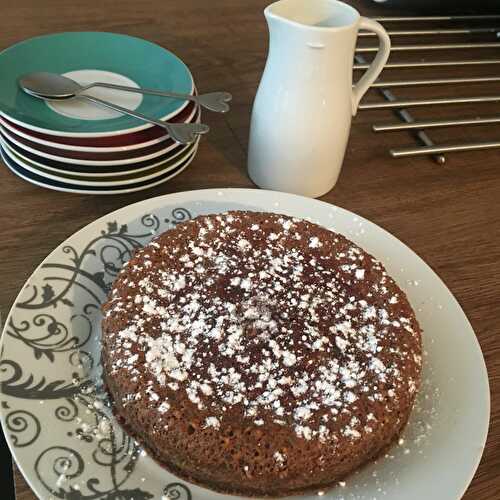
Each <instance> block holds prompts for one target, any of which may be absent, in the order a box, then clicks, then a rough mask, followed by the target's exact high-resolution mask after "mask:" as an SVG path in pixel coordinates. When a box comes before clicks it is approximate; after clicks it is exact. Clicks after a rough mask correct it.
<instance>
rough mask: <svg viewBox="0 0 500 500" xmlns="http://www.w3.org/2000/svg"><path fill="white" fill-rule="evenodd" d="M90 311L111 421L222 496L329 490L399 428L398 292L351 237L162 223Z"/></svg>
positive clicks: (411, 346) (409, 347) (410, 339)
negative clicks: (166, 227)
mask: <svg viewBox="0 0 500 500" xmlns="http://www.w3.org/2000/svg"><path fill="white" fill-rule="evenodd" d="M103 312H104V320H103V325H102V326H103V336H102V344H103V350H102V360H103V365H104V377H105V383H106V385H107V387H108V390H109V392H110V395H111V397H112V400H113V402H114V410H115V414H116V416H117V417H118V418H119V420H120V421H121V423H122V424H123V425H124V426H125V428H126V429H127V430H128V431H129V432H130V433H131V434H132V435H133V436H134V437H135V438H136V439H137V440H138V441H140V442H141V443H142V444H143V445H144V446H145V447H146V449H147V450H148V451H149V452H150V454H151V455H152V456H153V457H155V458H156V459H157V460H158V461H159V462H160V463H161V464H162V465H164V466H165V467H166V468H167V469H168V470H170V471H172V472H173V473H175V474H177V475H179V476H181V477H183V478H185V479H187V480H190V481H192V482H195V483H198V484H201V485H204V486H207V487H209V488H212V489H215V490H219V491H222V492H226V493H233V494H238V495H244V496H284V495H290V494H296V493H300V492H304V491H308V490H313V489H317V490H320V489H323V488H325V487H328V486H332V485H334V484H335V483H336V482H338V481H339V480H342V479H343V478H344V477H345V476H346V475H347V474H349V473H350V472H352V471H353V470H354V469H356V468H358V467H360V466H361V465H363V464H364V463H366V462H368V461H370V460H373V459H374V458H376V457H377V456H378V455H379V454H380V453H381V452H382V451H384V450H385V449H386V448H387V446H388V445H390V444H391V443H392V442H393V441H394V440H395V439H396V438H397V436H398V435H399V433H400V432H401V430H402V429H403V427H404V425H405V424H406V422H407V420H408V417H409V414H410V412H411V408H412V405H413V401H414V399H415V395H416V392H417V390H418V387H419V382H420V370H421V337H420V328H419V325H418V323H417V321H416V319H415V315H414V313H413V310H412V308H411V306H410V304H409V303H408V300H407V299H406V296H405V294H404V292H402V291H401V290H400V288H399V287H398V286H397V285H396V283H395V282H394V281H393V280H392V279H391V278H390V277H389V276H388V275H387V273H386V271H385V270H384V267H383V266H382V264H380V263H379V262H378V261H377V260H375V259H374V258H373V257H372V256H370V255H369V254H367V253H366V252H364V251H363V250H362V249H361V248H359V247H358V246H356V245H355V244H354V243H352V242H351V241H349V240H347V239H346V238H344V237H343V236H341V235H340V234H336V233H334V232H331V231H329V230H327V229H325V228H323V227H320V226H318V225H316V224H312V223H309V222H306V221H304V220H300V219H295V218H290V217H287V216H284V215H278V214H272V213H256V212H229V213H225V214H221V215H208V216H201V217H198V218H196V219H194V220H191V221H189V222H186V223H183V224H180V225H178V226H177V227H176V228H175V229H172V230H170V231H167V232H165V233H163V234H161V235H160V236H158V237H157V238H156V239H155V240H153V241H152V242H151V243H150V244H149V245H147V246H146V247H145V248H143V249H141V250H139V251H138V252H137V253H136V254H135V256H134V257H133V258H132V259H131V260H130V261H129V262H128V264H127V265H126V266H125V267H124V269H123V270H122V271H121V272H120V274H119V276H118V278H117V279H116V281H115V283H114V286H113V289H112V292H111V294H110V297H109V300H108V301H107V302H106V303H105V304H104V306H103Z"/></svg>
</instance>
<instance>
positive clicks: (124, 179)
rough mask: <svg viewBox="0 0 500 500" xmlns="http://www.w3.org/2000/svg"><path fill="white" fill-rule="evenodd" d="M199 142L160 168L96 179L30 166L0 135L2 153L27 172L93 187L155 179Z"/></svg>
mask: <svg viewBox="0 0 500 500" xmlns="http://www.w3.org/2000/svg"><path fill="white" fill-rule="evenodd" d="M199 142H200V137H198V139H196V141H195V142H194V143H193V144H191V145H190V146H189V148H187V149H186V150H183V151H182V154H180V155H178V154H176V155H175V156H174V157H173V159H172V160H169V161H166V162H164V166H163V167H161V168H160V169H156V170H154V171H153V172H152V173H149V172H146V173H143V174H142V175H141V174H137V173H136V172H134V173H131V174H127V173H126V172H124V173H123V174H121V175H120V174H115V176H114V177H112V178H110V177H104V178H99V177H97V179H98V180H95V177H94V180H91V179H89V178H81V177H79V176H74V175H73V174H68V173H66V174H65V175H57V174H54V173H50V171H49V172H47V171H46V170H45V168H36V167H33V166H31V165H30V164H29V163H28V162H26V161H23V160H22V159H20V158H16V157H15V156H14V155H13V154H12V152H11V150H10V149H9V146H8V145H7V144H6V143H5V142H4V141H2V139H1V137H0V145H1V146H2V148H3V151H4V153H5V154H6V155H7V157H8V158H9V159H10V160H12V161H13V162H14V163H15V164H17V165H20V166H21V167H22V168H24V169H26V170H28V172H31V173H34V174H36V175H40V176H42V177H44V178H45V179H47V180H48V181H51V180H52V181H57V182H64V183H66V184H72V185H74V186H80V187H82V186H84V187H93V186H94V187H95V186H108V187H113V186H115V187H118V188H120V187H122V186H126V185H127V184H137V183H138V182H145V181H149V180H152V179H155V178H157V177H160V176H162V175H164V174H166V173H167V172H170V171H171V170H174V169H175V168H177V167H178V166H179V165H180V164H181V163H183V162H184V161H185V160H187V159H188V158H189V157H190V156H192V154H193V153H194V151H196V149H197V148H198V143H199ZM150 170H151V169H150Z"/></svg>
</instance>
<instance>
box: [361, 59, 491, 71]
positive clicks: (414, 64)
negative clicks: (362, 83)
mask: <svg viewBox="0 0 500 500" xmlns="http://www.w3.org/2000/svg"><path fill="white" fill-rule="evenodd" d="M483 64H500V59H465V60H460V61H411V62H408V61H407V62H405V61H402V62H397V63H387V64H386V65H385V66H384V69H395V68H399V69H407V68H432V67H436V66H437V67H441V66H479V65H483ZM369 67H370V63H363V64H360V63H358V64H355V65H354V69H368V68H369Z"/></svg>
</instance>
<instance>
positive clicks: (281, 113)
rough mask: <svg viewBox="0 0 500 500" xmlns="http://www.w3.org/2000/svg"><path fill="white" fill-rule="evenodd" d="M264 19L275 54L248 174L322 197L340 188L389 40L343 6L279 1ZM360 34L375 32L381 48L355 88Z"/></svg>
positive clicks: (255, 116)
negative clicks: (359, 114) (356, 118)
mask: <svg viewBox="0 0 500 500" xmlns="http://www.w3.org/2000/svg"><path fill="white" fill-rule="evenodd" d="M264 14H265V17H266V20H267V24H268V26H269V34H270V36H269V54H268V58H267V63H266V67H265V70H264V74H263V76H262V80H261V82H260V85H259V89H258V91H257V95H256V97H255V101H254V105H253V111H252V121H251V127H250V142H249V151H248V172H249V175H250V177H251V179H252V180H253V181H254V182H255V183H256V184H257V185H258V186H260V187H263V188H266V189H274V190H278V191H287V192H290V193H297V194H302V195H305V196H311V197H317V196H321V195H323V194H325V193H327V192H328V191H330V189H332V188H333V186H334V185H335V183H336V181H337V177H338V175H339V173H340V168H341V166H342V161H343V158H344V153H345V149H346V145H347V140H348V137H349V130H350V126H351V117H352V116H353V115H355V114H356V110H357V107H358V104H359V101H360V100H361V98H362V97H363V95H364V94H365V92H366V91H367V90H368V88H369V87H370V85H371V84H372V83H373V81H374V80H375V79H376V78H377V77H378V75H379V74H380V72H381V71H382V69H383V67H384V65H385V63H386V62H387V58H388V57H389V52H390V40H389V36H388V35H387V33H386V31H385V30H384V28H383V27H382V26H381V25H380V24H379V23H377V22H376V21H373V20H371V19H367V18H365V17H361V16H360V15H359V13H358V11H356V10H355V9H353V8H352V7H350V6H349V5H347V4H344V3H342V2H338V1H336V0H279V1H278V2H275V3H273V4H271V5H269V6H268V7H267V8H266V9H265V10H264ZM359 29H364V30H370V31H373V32H375V33H376V34H377V36H378V38H379V40H380V45H379V50H378V52H377V55H376V57H375V59H374V61H373V63H372V64H371V66H370V68H369V69H368V70H367V71H366V73H365V74H364V75H363V76H362V77H361V79H360V80H359V82H358V83H357V84H356V85H355V86H354V87H352V71H353V61H354V50H355V46H356V38H357V34H358V30H359Z"/></svg>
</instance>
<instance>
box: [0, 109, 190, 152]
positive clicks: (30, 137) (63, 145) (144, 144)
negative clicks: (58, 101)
mask: <svg viewBox="0 0 500 500" xmlns="http://www.w3.org/2000/svg"><path fill="white" fill-rule="evenodd" d="M181 112H182V111H181ZM196 112H197V107H196V106H195V107H193V110H192V111H191V113H189V116H187V117H186V119H185V120H184V121H183V123H191V122H192V121H193V118H194V117H195V115H196ZM170 121H172V119H170ZM0 124H1V125H2V126H3V128H4V129H6V130H7V131H8V132H13V133H14V134H17V135H18V136H19V137H23V138H24V139H27V140H29V141H32V142H35V143H37V144H41V145H42V146H49V147H51V148H56V149H61V150H66V151H82V152H88V153H117V152H122V151H131V152H135V150H137V149H142V148H146V147H148V146H153V145H154V144H158V143H160V142H164V141H165V140H167V139H168V138H169V136H168V135H167V131H166V130H165V135H163V136H162V137H158V138H157V139H151V140H149V141H146V142H140V143H136V144H129V145H125V146H113V147H111V146H110V147H102V146H101V147H92V146H76V145H73V144H67V143H61V142H53V141H48V140H46V139H40V138H39V137H36V136H34V135H30V134H27V133H26V132H23V131H22V130H20V129H16V128H14V127H12V126H11V125H9V124H8V123H7V121H6V120H5V119H2V115H1V114H0ZM49 137H50V136H49Z"/></svg>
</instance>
